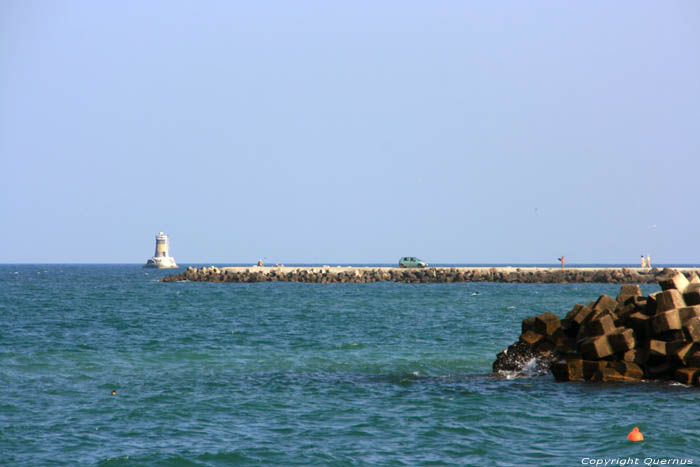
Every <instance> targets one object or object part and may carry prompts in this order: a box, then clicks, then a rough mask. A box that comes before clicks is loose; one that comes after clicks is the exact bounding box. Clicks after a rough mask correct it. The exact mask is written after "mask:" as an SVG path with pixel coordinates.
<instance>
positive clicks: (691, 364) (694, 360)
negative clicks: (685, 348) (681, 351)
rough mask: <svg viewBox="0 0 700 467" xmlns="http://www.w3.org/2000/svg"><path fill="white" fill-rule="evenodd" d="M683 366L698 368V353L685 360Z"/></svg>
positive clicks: (699, 355)
mask: <svg viewBox="0 0 700 467" xmlns="http://www.w3.org/2000/svg"><path fill="white" fill-rule="evenodd" d="M685 364H686V365H687V366H689V367H695V368H697V367H700V352H695V353H693V354H692V355H689V356H687V357H686V359H685Z"/></svg>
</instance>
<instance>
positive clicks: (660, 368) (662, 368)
mask: <svg viewBox="0 0 700 467" xmlns="http://www.w3.org/2000/svg"><path fill="white" fill-rule="evenodd" d="M675 369H676V368H675V366H673V365H672V364H671V363H670V362H663V363H661V364H658V365H653V366H649V365H647V366H646V367H644V377H645V378H649V379H670V378H671V376H672V375H673V373H674V371H675Z"/></svg>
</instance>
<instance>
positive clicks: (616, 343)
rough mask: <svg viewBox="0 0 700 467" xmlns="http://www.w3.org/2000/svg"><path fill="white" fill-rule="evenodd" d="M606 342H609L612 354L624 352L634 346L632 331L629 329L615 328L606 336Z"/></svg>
mask: <svg viewBox="0 0 700 467" xmlns="http://www.w3.org/2000/svg"><path fill="white" fill-rule="evenodd" d="M608 342H610V346H611V347H612V349H613V352H614V353H622V352H626V351H628V350H630V349H633V348H634V347H635V345H636V341H635V339H634V331H633V330H632V329H629V328H617V329H615V331H614V332H612V333H610V334H608Z"/></svg>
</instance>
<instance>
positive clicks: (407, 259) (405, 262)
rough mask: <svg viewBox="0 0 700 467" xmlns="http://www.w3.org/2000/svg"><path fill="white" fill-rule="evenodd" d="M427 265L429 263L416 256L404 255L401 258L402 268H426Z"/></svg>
mask: <svg viewBox="0 0 700 467" xmlns="http://www.w3.org/2000/svg"><path fill="white" fill-rule="evenodd" d="M427 266H428V263H426V262H425V261H421V260H420V259H418V258H416V257H414V256H404V257H403V258H401V259H400V260H399V267H400V268H425V267H427Z"/></svg>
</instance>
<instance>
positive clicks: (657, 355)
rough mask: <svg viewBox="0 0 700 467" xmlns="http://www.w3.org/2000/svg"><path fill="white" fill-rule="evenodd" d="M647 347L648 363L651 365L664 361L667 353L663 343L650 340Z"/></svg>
mask: <svg viewBox="0 0 700 467" xmlns="http://www.w3.org/2000/svg"><path fill="white" fill-rule="evenodd" d="M647 345H648V347H647V350H648V351H649V354H648V355H649V358H648V361H649V362H651V364H652V365H656V364H659V363H661V362H664V361H666V359H667V357H668V353H667V351H666V342H665V341H660V340H657V339H651V340H650V341H649V343H648V344H647Z"/></svg>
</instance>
